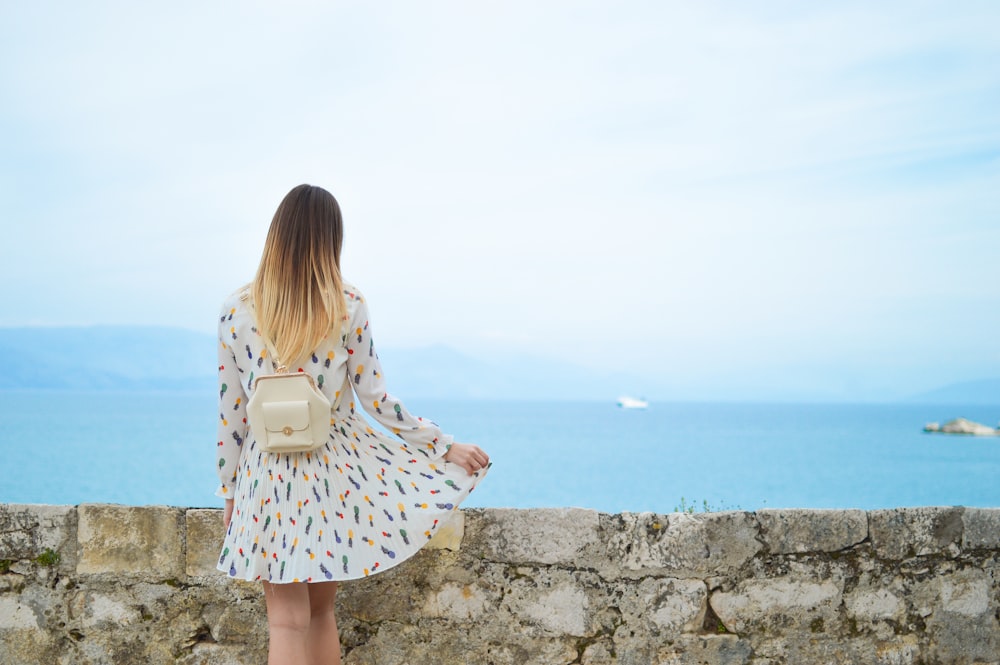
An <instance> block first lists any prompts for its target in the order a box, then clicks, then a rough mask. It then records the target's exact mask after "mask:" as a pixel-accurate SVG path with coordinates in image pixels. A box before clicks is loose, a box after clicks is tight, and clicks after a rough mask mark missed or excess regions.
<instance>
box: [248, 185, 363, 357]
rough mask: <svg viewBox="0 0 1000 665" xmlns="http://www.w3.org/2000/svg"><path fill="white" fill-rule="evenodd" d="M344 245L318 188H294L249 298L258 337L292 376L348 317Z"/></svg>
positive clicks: (328, 200) (329, 201)
mask: <svg viewBox="0 0 1000 665" xmlns="http://www.w3.org/2000/svg"><path fill="white" fill-rule="evenodd" d="M343 240H344V223H343V219H342V218H341V215H340V206H339V205H338V204H337V199H335V198H333V194H331V193H330V192H328V191H326V190H325V189H323V188H322V187H314V186H312V185H299V186H298V187H296V188H294V189H293V190H292V191H290V192H288V194H287V195H285V198H284V199H283V200H282V201H281V204H280V205H279V206H278V210H277V211H276V212H275V213H274V219H272V220H271V228H270V229H269V230H268V232H267V240H266V241H265V243H264V253H263V255H262V256H261V258H260V267H259V268H257V276H256V277H255V278H254V280H253V282H252V283H251V284H250V294H251V297H252V298H253V305H254V309H255V312H256V319H257V326H258V329H259V332H260V334H261V335H263V336H264V339H265V340H270V342H271V343H272V344H273V345H274V348H275V350H276V351H277V352H278V356H279V360H280V361H281V363H282V364H284V365H286V366H288V368H289V370H291V371H294V369H293V368H294V366H295V363H297V362H298V361H299V360H301V359H303V358H304V357H305V356H306V355H307V354H308V353H310V352H311V351H313V350H314V349H315V348H316V347H317V346H319V344H320V342H321V341H322V340H323V338H325V337H326V336H327V335H329V334H330V333H331V332H334V333H336V334H338V335H339V334H340V328H341V326H342V325H343V322H344V318H345V316H346V312H347V305H346V304H345V302H344V282H343V280H342V279H341V276H340V248H341V245H342V244H343Z"/></svg>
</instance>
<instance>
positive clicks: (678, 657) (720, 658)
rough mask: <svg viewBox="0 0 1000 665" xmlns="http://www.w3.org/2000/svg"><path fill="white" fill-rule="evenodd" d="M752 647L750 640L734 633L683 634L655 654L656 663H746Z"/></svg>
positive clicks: (664, 664)
mask: <svg viewBox="0 0 1000 665" xmlns="http://www.w3.org/2000/svg"><path fill="white" fill-rule="evenodd" d="M751 655H753V648H752V646H751V645H750V642H749V641H747V640H745V639H742V638H740V637H737V636H736V635H684V636H683V637H681V638H680V639H679V640H678V641H677V642H675V643H674V644H671V645H670V646H667V647H663V648H661V649H660V651H659V653H658V654H657V657H656V660H655V662H656V663H657V664H658V665H687V664H688V663H692V664H694V663H699V664H700V663H711V664H712V665H747V663H749V662H750V656H751Z"/></svg>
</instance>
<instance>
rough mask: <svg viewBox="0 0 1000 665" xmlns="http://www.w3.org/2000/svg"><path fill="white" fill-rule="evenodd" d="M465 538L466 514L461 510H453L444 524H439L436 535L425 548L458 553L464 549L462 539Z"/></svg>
mask: <svg viewBox="0 0 1000 665" xmlns="http://www.w3.org/2000/svg"><path fill="white" fill-rule="evenodd" d="M464 537H465V513H464V512H462V511H461V510H453V511H451V515H450V516H448V518H447V519H446V520H445V521H444V522H442V523H440V524H438V527H437V529H435V530H434V535H433V536H432V537H431V539H430V541H428V543H427V544H426V545H424V547H425V548H426V549H430V550H450V551H452V552H457V551H458V550H460V549H461V548H462V538H464Z"/></svg>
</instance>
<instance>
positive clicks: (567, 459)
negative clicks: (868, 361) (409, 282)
mask: <svg viewBox="0 0 1000 665" xmlns="http://www.w3.org/2000/svg"><path fill="white" fill-rule="evenodd" d="M407 407H408V408H409V409H410V411H412V412H413V413H416V414H419V415H421V416H424V417H427V418H430V419H432V420H434V421H436V422H438V423H439V424H440V425H441V426H442V428H443V429H444V430H445V431H446V432H449V433H452V434H454V435H455V437H456V440H458V441H464V442H474V443H477V444H479V445H480V446H482V447H483V448H484V449H485V450H486V451H487V452H488V453H489V454H490V456H491V458H492V460H493V467H492V468H491V470H490V473H489V476H488V477H487V478H486V479H485V480H484V481H483V483H482V484H481V485H480V486H479V487H478V488H477V489H476V491H475V492H473V494H472V496H471V497H470V498H469V500H468V501H467V503H466V504H464V505H466V506H469V507H513V508H536V507H565V506H576V507H581V508H589V509H594V510H598V511H602V512H608V513H617V512H624V511H629V512H641V511H653V512H658V513H667V512H674V511H678V510H695V511H697V512H701V511H704V510H711V511H717V510H758V509H761V508H862V509H877V508H893V507H900V506H953V505H963V506H982V507H993V506H1000V437H996V438H993V437H967V436H948V435H941V434H927V433H924V432H923V431H922V429H923V426H924V424H925V423H927V422H929V421H939V422H943V421H946V420H949V419H951V418H954V417H958V416H962V417H965V418H969V419H971V420H975V421H978V422H982V423H986V424H990V425H995V424H996V422H997V419H998V417H1000V406H991V405H974V404H971V405H967V406H961V405H958V406H956V405H934V404H770V403H761V404H757V403H686V402H652V403H650V405H649V408H647V409H635V410H631V409H621V408H618V407H617V406H616V404H615V403H614V402H613V401H610V400H609V401H607V402H597V401H595V402H542V401H532V402H518V401H442V400H413V399H411V400H408V401H407ZM216 418H217V415H216V405H215V400H214V399H213V396H212V395H205V394H190V393H141V392H129V393H112V392H101V393H72V392H43V391H40V392H18V391H8V392H0V453H2V455H3V460H4V464H3V469H4V473H3V474H2V477H0V502H4V503H48V504H67V505H75V504H80V503H119V504H126V505H151V504H160V505H175V506H192V507H213V506H221V501H222V500H221V499H219V498H217V497H215V496H214V491H215V488H216V484H217V480H216V476H215V470H214V468H215V460H216V456H215V455H216V451H215V447H216V445H215V442H216V435H215V423H216Z"/></svg>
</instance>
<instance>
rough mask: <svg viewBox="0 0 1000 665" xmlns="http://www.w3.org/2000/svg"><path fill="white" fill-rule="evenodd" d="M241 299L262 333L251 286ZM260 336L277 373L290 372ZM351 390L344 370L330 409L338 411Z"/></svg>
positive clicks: (271, 344) (268, 342) (244, 291)
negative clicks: (251, 294)
mask: <svg viewBox="0 0 1000 665" xmlns="http://www.w3.org/2000/svg"><path fill="white" fill-rule="evenodd" d="M240 300H242V301H244V302H245V303H246V304H247V310H249V312H250V317H251V318H252V319H253V323H254V326H255V327H256V328H257V332H258V333H260V324H258V322H257V311H256V310H255V309H254V306H253V298H251V297H250V289H249V287H248V288H245V289H243V292H242V293H240ZM260 336H261V339H263V340H264V348H266V349H267V355H268V356H270V360H271V366H272V367H273V368H274V372H275V374H288V373H289V372H288V367H286V366H285V365H284V364H283V363H282V362H281V361H280V360H279V359H278V352H277V351H276V350H275V349H274V344H273V343H272V342H271V340H270V339H269V338H268V337H267V336H266V335H264V334H263V333H260ZM350 390H351V373H350V372H344V383H343V385H341V386H340V391H339V392H338V393H337V399H336V400H334V402H333V404H331V405H330V411H336V410H337V409H338V408H339V407H340V402H341V401H342V400H343V399H344V395H345V394H346V393H347V392H348V391H350Z"/></svg>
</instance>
